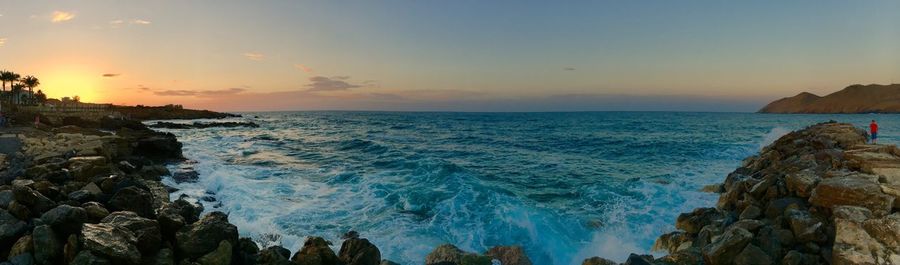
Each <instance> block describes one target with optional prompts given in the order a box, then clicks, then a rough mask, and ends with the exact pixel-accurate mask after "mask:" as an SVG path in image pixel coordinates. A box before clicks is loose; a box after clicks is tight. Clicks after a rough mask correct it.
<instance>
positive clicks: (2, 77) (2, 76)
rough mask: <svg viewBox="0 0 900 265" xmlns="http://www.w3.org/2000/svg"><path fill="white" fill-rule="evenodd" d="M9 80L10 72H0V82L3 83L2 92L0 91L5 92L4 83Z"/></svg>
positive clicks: (10, 77)
mask: <svg viewBox="0 0 900 265" xmlns="http://www.w3.org/2000/svg"><path fill="white" fill-rule="evenodd" d="M11 79H12V72H10V71H6V70H3V71H0V81H3V90H0V91H3V92H6V82H7V81H10V80H11Z"/></svg>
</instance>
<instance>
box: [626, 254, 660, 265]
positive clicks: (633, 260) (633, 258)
mask: <svg viewBox="0 0 900 265" xmlns="http://www.w3.org/2000/svg"><path fill="white" fill-rule="evenodd" d="M652 260H653V256H650V255H638V254H634V253H631V254H628V259H626V260H625V263H622V265H652V264H651V263H652V262H651V261H652Z"/></svg>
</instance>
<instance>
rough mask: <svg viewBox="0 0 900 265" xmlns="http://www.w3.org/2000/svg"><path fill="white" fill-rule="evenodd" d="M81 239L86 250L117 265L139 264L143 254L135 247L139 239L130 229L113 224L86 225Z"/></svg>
mask: <svg viewBox="0 0 900 265" xmlns="http://www.w3.org/2000/svg"><path fill="white" fill-rule="evenodd" d="M81 239H82V244H83V245H84V248H85V249H88V250H90V251H93V252H96V253H100V254H103V255H105V256H107V257H109V258H110V259H112V260H113V261H115V263H116V264H119V263H123V264H138V263H139V262H140V260H141V252H140V251H139V250H138V248H137V247H136V246H135V243H137V239H136V238H135V237H134V235H133V234H132V233H131V231H128V229H125V228H122V227H119V226H116V225H111V224H84V226H83V227H82V229H81ZM79 256H80V254H79ZM75 259H76V260H77V259H78V257H76V258H75Z"/></svg>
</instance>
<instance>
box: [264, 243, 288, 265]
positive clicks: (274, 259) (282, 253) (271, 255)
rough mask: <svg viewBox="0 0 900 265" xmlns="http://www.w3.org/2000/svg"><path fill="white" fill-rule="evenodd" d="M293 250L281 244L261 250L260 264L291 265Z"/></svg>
mask: <svg viewBox="0 0 900 265" xmlns="http://www.w3.org/2000/svg"><path fill="white" fill-rule="evenodd" d="M290 255H291V251H290V250H287V249H285V248H283V247H281V246H271V247H268V248H266V249H263V250H262V251H260V252H259V259H258V262H259V263H258V264H259V265H291V264H293V263H291V262H290V260H288V258H290Z"/></svg>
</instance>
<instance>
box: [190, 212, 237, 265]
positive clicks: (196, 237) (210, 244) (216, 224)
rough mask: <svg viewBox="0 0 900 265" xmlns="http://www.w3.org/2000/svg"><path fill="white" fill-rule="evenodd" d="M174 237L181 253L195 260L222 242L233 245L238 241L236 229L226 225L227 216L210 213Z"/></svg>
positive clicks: (228, 224) (220, 213)
mask: <svg viewBox="0 0 900 265" xmlns="http://www.w3.org/2000/svg"><path fill="white" fill-rule="evenodd" d="M175 237H176V239H177V242H178V249H179V250H180V251H181V253H182V254H183V255H185V256H187V257H189V258H191V259H196V258H199V257H201V256H203V255H205V254H206V253H209V252H212V251H213V250H215V249H216V248H218V247H219V242H222V240H227V241H228V242H230V243H229V244H232V245H234V243H237V240H238V231H237V227H235V226H234V225H232V224H230V223H228V216H227V215H225V214H224V213H222V212H211V213H209V214H207V215H206V216H204V217H203V219H201V220H200V221H198V222H197V223H194V224H193V225H191V226H185V227H183V228H181V229H180V230H179V231H178V232H177V233H176V235H175Z"/></svg>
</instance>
